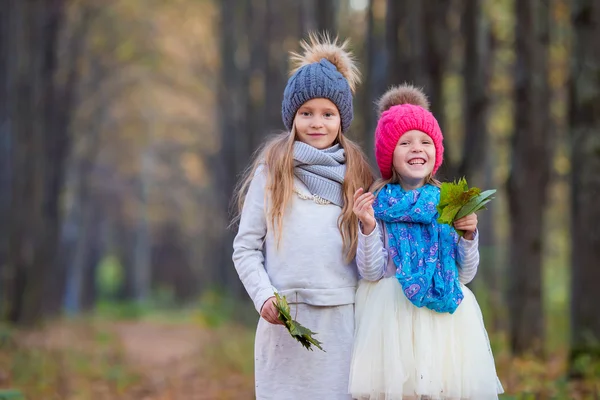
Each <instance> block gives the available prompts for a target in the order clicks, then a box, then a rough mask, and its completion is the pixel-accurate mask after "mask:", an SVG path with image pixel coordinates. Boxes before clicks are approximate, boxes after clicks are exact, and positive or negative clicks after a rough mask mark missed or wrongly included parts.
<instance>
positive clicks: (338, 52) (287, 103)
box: [281, 34, 360, 132]
mask: <svg viewBox="0 0 600 400" xmlns="http://www.w3.org/2000/svg"><path fill="white" fill-rule="evenodd" d="M309 40H310V42H302V48H303V49H304V54H302V55H300V54H296V53H292V57H291V60H292V62H294V63H295V64H296V65H297V66H296V69H295V70H294V71H293V73H292V76H291V77H290V79H289V80H288V82H287V85H286V87H285V90H284V92H283V103H282V105H281V116H282V117H283V123H284V124H285V126H286V128H287V129H288V130H291V129H292V126H293V125H294V117H295V116H296V112H298V109H299V108H300V107H301V106H302V104H304V103H306V102H307V101H309V100H312V99H316V98H325V99H328V100H331V102H333V103H334V104H335V105H336V106H337V108H338V110H339V112H340V117H341V122H342V132H346V131H347V130H348V128H349V127H350V123H351V122H352V118H353V111H352V94H353V92H354V89H355V86H356V84H357V83H358V82H359V81H360V77H359V73H358V68H357V67H356V65H355V63H354V60H353V58H352V55H351V54H350V53H349V52H348V51H346V47H347V45H348V42H347V41H346V42H344V43H342V44H341V45H340V44H338V43H337V39H334V40H333V41H332V40H330V39H329V37H328V36H326V35H323V36H321V37H319V36H317V35H314V34H312V35H310V37H309Z"/></svg>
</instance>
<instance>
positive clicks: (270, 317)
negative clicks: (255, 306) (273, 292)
mask: <svg viewBox="0 0 600 400" xmlns="http://www.w3.org/2000/svg"><path fill="white" fill-rule="evenodd" d="M275 301H277V299H276V298H275V296H273V297H269V298H268V299H267V301H265V303H264V304H263V306H262V308H261V309H260V316H261V317H263V318H264V319H265V320H266V321H267V322H269V323H271V324H273V325H283V322H281V320H280V319H279V311H277V308H276V307H275V304H273V302H275Z"/></svg>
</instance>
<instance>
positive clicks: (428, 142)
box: [423, 140, 431, 144]
mask: <svg viewBox="0 0 600 400" xmlns="http://www.w3.org/2000/svg"><path fill="white" fill-rule="evenodd" d="M423 144H431V142H430V141H429V140H423Z"/></svg>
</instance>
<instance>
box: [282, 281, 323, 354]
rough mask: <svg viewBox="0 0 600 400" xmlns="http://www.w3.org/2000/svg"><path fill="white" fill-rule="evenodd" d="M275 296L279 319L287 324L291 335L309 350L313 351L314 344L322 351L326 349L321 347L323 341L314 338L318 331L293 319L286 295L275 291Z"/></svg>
mask: <svg viewBox="0 0 600 400" xmlns="http://www.w3.org/2000/svg"><path fill="white" fill-rule="evenodd" d="M275 298H276V299H277V301H274V302H273V304H274V305H275V308H277V311H279V320H280V321H281V322H283V323H284V324H285V327H286V328H287V330H288V332H289V333H290V335H292V337H293V338H294V339H296V340H297V341H298V342H300V344H301V345H302V346H304V347H305V348H306V349H308V350H311V351H312V345H314V346H315V347H317V348H318V349H320V350H321V351H325V350H323V348H322V347H321V344H322V343H321V342H319V341H318V340H317V339H315V338H313V335H316V334H317V333H316V332H313V331H311V330H310V329H308V328H306V327H304V326H302V325H301V324H300V323H299V322H298V321H296V320H294V319H292V315H291V313H290V305H289V304H288V302H287V299H286V298H285V296H280V295H279V293H275Z"/></svg>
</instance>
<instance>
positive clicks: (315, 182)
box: [294, 141, 346, 207]
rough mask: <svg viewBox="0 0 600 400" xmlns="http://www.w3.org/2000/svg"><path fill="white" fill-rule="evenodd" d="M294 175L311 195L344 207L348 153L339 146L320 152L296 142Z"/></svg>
mask: <svg viewBox="0 0 600 400" xmlns="http://www.w3.org/2000/svg"><path fill="white" fill-rule="evenodd" d="M294 174H295V175H296V176H297V177H298V179H300V180H301V181H302V183H304V184H305V185H306V186H307V187H308V190H310V192H311V194H313V195H314V194H316V195H319V196H320V197H322V198H324V199H326V200H329V201H331V202H332V203H333V204H335V205H338V206H340V207H342V206H343V205H344V195H343V193H342V184H343V183H344V175H345V174H346V153H345V152H344V149H343V148H342V147H341V146H340V145H339V144H336V145H334V146H331V147H329V148H327V149H323V150H319V149H316V148H314V147H312V146H309V145H308V144H306V143H303V142H299V141H296V142H295V143H294Z"/></svg>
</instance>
